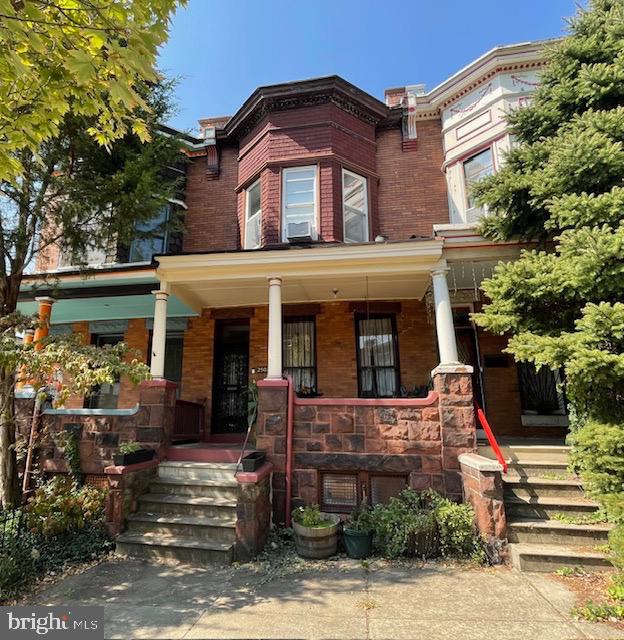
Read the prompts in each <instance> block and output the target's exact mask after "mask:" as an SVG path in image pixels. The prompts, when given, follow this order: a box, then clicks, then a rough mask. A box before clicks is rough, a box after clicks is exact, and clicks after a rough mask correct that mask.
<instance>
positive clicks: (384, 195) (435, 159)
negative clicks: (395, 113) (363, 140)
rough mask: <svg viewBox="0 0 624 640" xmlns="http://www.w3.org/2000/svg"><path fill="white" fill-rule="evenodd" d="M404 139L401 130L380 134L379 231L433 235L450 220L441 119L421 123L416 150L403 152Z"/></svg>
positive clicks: (391, 235)
mask: <svg viewBox="0 0 624 640" xmlns="http://www.w3.org/2000/svg"><path fill="white" fill-rule="evenodd" d="M402 142H403V137H402V134H401V130H400V129H386V130H382V131H379V132H378V134H377V173H378V174H379V198H378V206H379V216H378V224H379V233H381V234H383V235H385V236H388V238H390V240H406V239H408V238H409V237H410V236H412V235H417V236H418V235H420V236H430V235H432V226H433V225H434V224H441V223H447V222H448V221H449V216H448V202H447V195H446V180H445V178H444V174H443V173H442V169H441V167H442V163H443V161H444V155H443V149H442V135H441V129H440V122H439V121H437V120H425V121H423V122H419V123H418V142H417V148H416V150H414V151H411V150H410V151H403V150H402Z"/></svg>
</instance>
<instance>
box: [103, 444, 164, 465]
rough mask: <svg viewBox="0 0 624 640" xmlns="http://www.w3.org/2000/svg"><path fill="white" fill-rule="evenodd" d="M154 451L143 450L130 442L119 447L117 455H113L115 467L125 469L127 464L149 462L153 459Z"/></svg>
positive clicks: (138, 445)
mask: <svg viewBox="0 0 624 640" xmlns="http://www.w3.org/2000/svg"><path fill="white" fill-rule="evenodd" d="M155 453H156V452H155V451H154V449H144V448H143V447H141V445H140V444H139V443H138V442H134V441H133V440H130V441H128V442H122V443H121V444H120V445H119V453H115V454H114V455H113V462H114V463H115V466H118V467H127V466H128V465H129V464H138V463H139V462H149V461H150V460H153V459H154V454H155Z"/></svg>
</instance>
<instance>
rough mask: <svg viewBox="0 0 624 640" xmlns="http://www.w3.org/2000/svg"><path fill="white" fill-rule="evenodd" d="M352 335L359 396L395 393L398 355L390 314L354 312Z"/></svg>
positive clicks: (389, 395) (393, 395)
mask: <svg viewBox="0 0 624 640" xmlns="http://www.w3.org/2000/svg"><path fill="white" fill-rule="evenodd" d="M356 339H357V364H358V386H359V392H360V397H361V398H392V397H395V396H396V395H397V394H398V391H399V362H398V360H399V359H398V355H397V354H398V348H397V334H396V326H395V319H394V316H390V315H374V316H356Z"/></svg>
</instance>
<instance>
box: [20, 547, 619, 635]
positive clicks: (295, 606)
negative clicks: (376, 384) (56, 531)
mask: <svg viewBox="0 0 624 640" xmlns="http://www.w3.org/2000/svg"><path fill="white" fill-rule="evenodd" d="M283 573H284V572H282V573H279V572H278V575H277V576H276V577H275V578H274V579H269V575H268V574H267V572H266V571H265V570H263V571H259V572H258V571H256V572H250V571H249V570H248V569H245V566H243V567H241V568H238V569H231V568H223V569H213V568H207V567H204V568H197V567H175V568H173V567H166V566H160V565H154V564H148V563H144V562H141V561H127V560H126V561H122V560H112V561H110V562H106V563H104V564H101V565H99V566H96V567H93V568H91V569H89V570H88V571H86V572H85V573H83V574H81V575H76V576H71V577H68V578H65V579H64V580H62V581H61V582H59V583H57V584H55V585H54V586H52V587H50V588H49V589H47V590H46V591H44V592H41V593H39V594H38V595H37V596H36V597H34V598H33V599H32V603H33V604H35V603H36V604H94V605H95V604H103V605H105V607H106V627H105V629H106V638H123V639H124V640H129V639H131V638H154V639H156V638H340V639H349V638H363V639H371V640H376V639H382V638H392V639H396V640H401V639H404V638H405V639H410V640H415V639H419V638H423V639H426V640H442V639H446V638H449V639H450V638H452V639H461V640H472V639H473V638H474V639H478V640H538V639H540V640H541V639H543V640H564V639H565V640H576V639H577V638H578V639H581V638H593V639H602V638H605V639H607V638H623V637H624V633H623V632H621V631H617V630H616V629H613V628H611V627H609V626H607V625H603V624H593V623H584V622H578V621H574V620H572V619H571V618H570V616H569V615H568V611H569V610H570V608H571V607H572V606H574V596H573V594H572V593H571V592H570V591H568V590H567V589H566V587H565V586H563V585H562V584H561V583H560V582H558V581H556V580H553V579H552V578H551V577H549V576H547V575H542V574H522V573H517V572H514V571H511V570H509V569H507V568H502V567H499V568H488V569H464V568H459V569H455V568H446V567H438V566H436V565H428V566H427V567H426V568H424V569H422V568H419V567H418V566H417V565H416V566H413V567H411V566H392V565H388V563H384V562H372V563H371V565H370V568H368V569H367V568H365V567H363V566H362V564H361V563H360V562H359V561H355V560H339V561H337V562H333V563H323V564H322V565H320V566H319V569H317V570H306V571H304V572H303V573H291V574H290V575H283ZM286 573H287V572H286Z"/></svg>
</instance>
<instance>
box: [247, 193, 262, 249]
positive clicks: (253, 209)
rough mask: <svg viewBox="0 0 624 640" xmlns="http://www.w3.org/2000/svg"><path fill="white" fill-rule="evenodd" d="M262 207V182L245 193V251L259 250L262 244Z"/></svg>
mask: <svg viewBox="0 0 624 640" xmlns="http://www.w3.org/2000/svg"><path fill="white" fill-rule="evenodd" d="M261 221H262V206H261V194H260V180H256V182H254V183H253V184H252V185H251V186H250V187H249V188H248V189H247V190H246V191H245V249H257V248H258V247H259V246H260V242H261V232H260V228H261Z"/></svg>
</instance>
